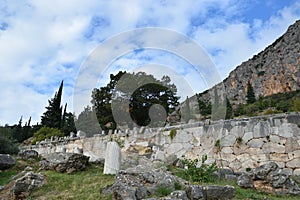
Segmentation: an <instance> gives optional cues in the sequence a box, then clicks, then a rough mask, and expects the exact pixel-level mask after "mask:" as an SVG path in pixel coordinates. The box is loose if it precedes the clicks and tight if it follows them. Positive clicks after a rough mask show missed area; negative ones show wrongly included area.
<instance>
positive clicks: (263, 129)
mask: <svg viewBox="0 0 300 200" xmlns="http://www.w3.org/2000/svg"><path fill="white" fill-rule="evenodd" d="M270 132H271V131H270V125H269V123H268V122H258V123H257V124H256V125H255V126H254V128H253V137H254V138H262V137H263V138H264V137H266V136H268V135H270Z"/></svg>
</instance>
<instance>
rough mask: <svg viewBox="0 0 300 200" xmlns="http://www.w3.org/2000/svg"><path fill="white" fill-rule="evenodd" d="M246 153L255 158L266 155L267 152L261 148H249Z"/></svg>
mask: <svg viewBox="0 0 300 200" xmlns="http://www.w3.org/2000/svg"><path fill="white" fill-rule="evenodd" d="M245 153H248V154H250V155H253V156H256V155H260V154H265V152H264V151H263V150H262V149H261V148H249V149H247V150H246V151H245Z"/></svg>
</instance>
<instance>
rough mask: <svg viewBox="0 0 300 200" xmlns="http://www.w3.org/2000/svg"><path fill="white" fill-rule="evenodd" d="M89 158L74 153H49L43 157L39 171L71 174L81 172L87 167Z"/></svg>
mask: <svg viewBox="0 0 300 200" xmlns="http://www.w3.org/2000/svg"><path fill="white" fill-rule="evenodd" d="M88 161H89V157H87V156H85V155H82V154H75V153H62V152H60V153H51V154H46V155H44V156H43V160H41V161H40V169H45V170H55V171H57V172H66V173H72V172H74V171H80V170H83V169H84V168H85V167H86V166H87V165H88Z"/></svg>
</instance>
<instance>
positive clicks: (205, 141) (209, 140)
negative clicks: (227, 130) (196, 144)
mask: <svg viewBox="0 0 300 200" xmlns="http://www.w3.org/2000/svg"><path fill="white" fill-rule="evenodd" d="M215 142H216V141H215V139H214V138H213V137H208V136H203V137H201V138H200V145H201V146H202V148H203V149H205V150H207V149H212V148H213V147H214V146H215Z"/></svg>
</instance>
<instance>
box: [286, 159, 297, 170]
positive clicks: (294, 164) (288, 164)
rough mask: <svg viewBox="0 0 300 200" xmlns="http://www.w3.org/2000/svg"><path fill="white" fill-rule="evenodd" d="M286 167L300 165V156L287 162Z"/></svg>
mask: <svg viewBox="0 0 300 200" xmlns="http://www.w3.org/2000/svg"><path fill="white" fill-rule="evenodd" d="M286 167H288V168H298V167H300V158H294V159H293V160H291V161H288V162H286Z"/></svg>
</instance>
